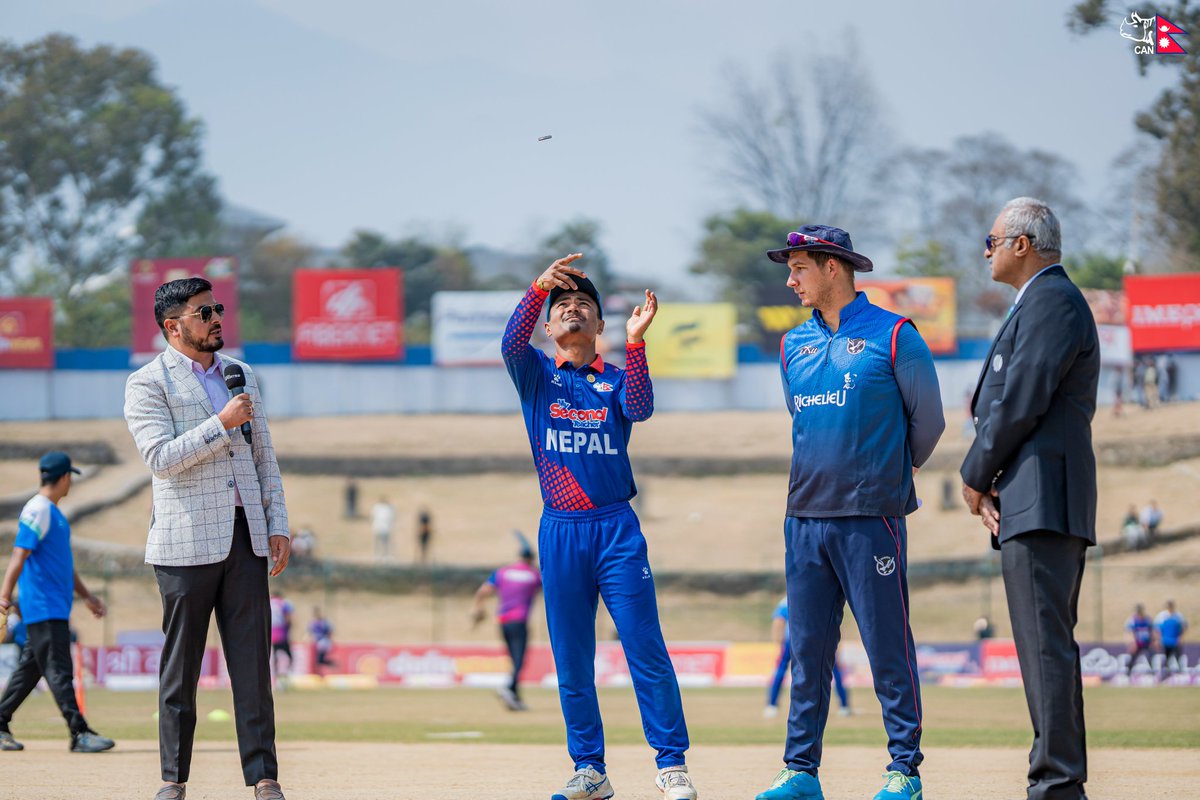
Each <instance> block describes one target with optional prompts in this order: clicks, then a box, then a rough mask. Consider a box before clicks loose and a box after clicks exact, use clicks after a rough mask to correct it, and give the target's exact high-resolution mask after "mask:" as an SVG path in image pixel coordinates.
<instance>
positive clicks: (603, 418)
mask: <svg viewBox="0 0 1200 800" xmlns="http://www.w3.org/2000/svg"><path fill="white" fill-rule="evenodd" d="M550 419H566V420H570V421H571V427H574V428H599V427H600V425H601V424H602V423H605V422H608V409H607V408H572V407H571V404H570V403H568V402H567V401H566V400H563V399H561V398H560V399H559V401H558V402H557V403H551V404H550Z"/></svg>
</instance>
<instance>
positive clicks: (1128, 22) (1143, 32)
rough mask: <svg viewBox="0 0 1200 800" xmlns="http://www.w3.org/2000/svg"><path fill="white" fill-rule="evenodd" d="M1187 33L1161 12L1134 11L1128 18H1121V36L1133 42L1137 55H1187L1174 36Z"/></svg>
mask: <svg viewBox="0 0 1200 800" xmlns="http://www.w3.org/2000/svg"><path fill="white" fill-rule="evenodd" d="M1187 35H1188V32H1187V31H1185V30H1184V29H1183V28H1181V27H1179V26H1178V25H1176V24H1175V23H1174V22H1171V20H1169V19H1167V18H1166V17H1164V16H1163V15H1161V14H1149V15H1146V14H1139V13H1138V12H1136V11H1134V12H1131V13H1130V15H1129V19H1123V20H1121V38H1123V39H1128V40H1130V41H1131V42H1133V52H1134V53H1136V54H1138V55H1139V56H1182V55H1187V50H1184V49H1183V45H1181V44H1179V41H1178V40H1177V39H1176V38H1175V37H1176V36H1187Z"/></svg>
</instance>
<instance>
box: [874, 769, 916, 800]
mask: <svg viewBox="0 0 1200 800" xmlns="http://www.w3.org/2000/svg"><path fill="white" fill-rule="evenodd" d="M924 796H925V795H924V794H923V793H922V792H921V779H920V778H918V777H916V776H915V775H905V774H904V773H903V772H897V771H895V770H892V771H891V772H889V773H887V774H885V775H884V776H883V788H882V789H880V790H879V794H877V795H875V798H874V800H921V798H923V797H924Z"/></svg>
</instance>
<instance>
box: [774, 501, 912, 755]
mask: <svg viewBox="0 0 1200 800" xmlns="http://www.w3.org/2000/svg"><path fill="white" fill-rule="evenodd" d="M906 537H907V533H906V529H905V525H904V520H903V519H897V518H895V517H888V518H884V517H826V518H811V517H806V518H797V517H788V518H787V519H786V521H785V523H784V538H785V540H786V544H787V564H786V576H787V595H788V630H789V634H790V638H791V640H792V705H791V711H790V713H789V714H788V734H787V746H786V749H785V750H784V757H783V760H784V762H785V763H786V764H787V766H788V767H789V768H790V769H794V770H799V771H802V772H808V773H811V774H813V775H816V774H817V770H818V768H819V767H820V765H821V740H822V738H823V736H824V733H825V722H826V720H827V719H828V717H829V694H830V692H829V684H830V680H831V678H832V672H833V665H834V655H835V654H836V653H837V647H838V640H839V638H840V636H841V625H842V611H843V609H844V607H845V604H846V602H847V601H849V603H850V610H851V611H852V612H853V613H854V618H855V619H856V620H857V621H858V630H859V633H860V634H861V636H862V642H863V647H865V648H866V651H867V658H868V659H869V660H870V662H871V674H872V676H873V677H874V680H875V694H876V696H877V697H878V698H879V702H880V704H881V705H882V706H883V726H884V729H885V730H886V731H887V736H888V752H889V753H890V754H891V762H890V763H889V764H888V766H887V769H888V770H889V771H890V770H898V771H900V772H903V773H905V774H909V775H915V774H917V767H918V765H919V764H920V763H921V761H922V759H923V756H922V755H921V747H920V745H921V688H920V683H919V680H918V677H917V654H916V647H915V645H914V644H913V636H912V629H911V628H910V627H909V623H908V578H907V575H906V573H907V571H908V553H907V549H908V548H907V538H906Z"/></svg>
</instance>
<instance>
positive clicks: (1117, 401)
mask: <svg viewBox="0 0 1200 800" xmlns="http://www.w3.org/2000/svg"><path fill="white" fill-rule="evenodd" d="M1112 373H1113V406H1112V413H1113V417H1114V418H1116V419H1120V418H1121V412H1123V411H1124V410H1125V368H1124V367H1116V368H1114V369H1113V371H1112Z"/></svg>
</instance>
